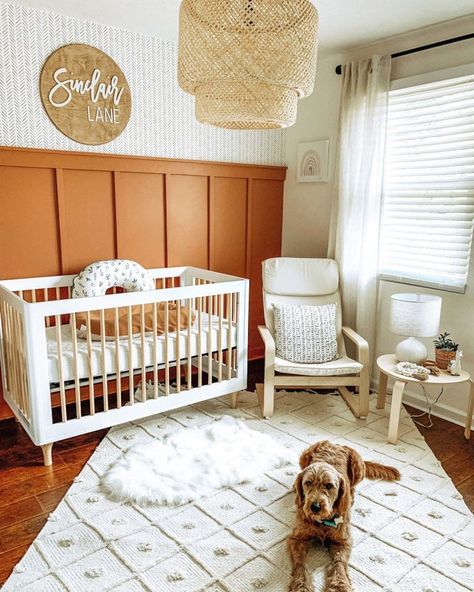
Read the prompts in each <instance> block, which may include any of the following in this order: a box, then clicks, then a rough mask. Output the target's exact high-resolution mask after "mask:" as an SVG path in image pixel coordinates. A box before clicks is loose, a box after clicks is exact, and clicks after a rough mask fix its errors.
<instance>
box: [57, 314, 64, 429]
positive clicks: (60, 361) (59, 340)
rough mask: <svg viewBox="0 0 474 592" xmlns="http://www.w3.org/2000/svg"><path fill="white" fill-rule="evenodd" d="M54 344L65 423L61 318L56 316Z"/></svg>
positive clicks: (62, 413)
mask: <svg viewBox="0 0 474 592" xmlns="http://www.w3.org/2000/svg"><path fill="white" fill-rule="evenodd" d="M56 343H57V347H58V371H59V396H60V399H61V421H62V422H65V421H67V414H66V393H65V391H64V368H63V340H62V335H61V318H60V315H56Z"/></svg>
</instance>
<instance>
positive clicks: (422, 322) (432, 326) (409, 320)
mask: <svg viewBox="0 0 474 592" xmlns="http://www.w3.org/2000/svg"><path fill="white" fill-rule="evenodd" d="M441 301H442V299H441V297H440V296H433V295H432V294H393V296H392V298H391V307H390V331H392V333H396V334H397V335H408V336H411V337H433V336H434V335H437V334H438V331H439V321H440V317H441Z"/></svg>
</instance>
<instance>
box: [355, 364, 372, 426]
mask: <svg viewBox="0 0 474 592" xmlns="http://www.w3.org/2000/svg"><path fill="white" fill-rule="evenodd" d="M369 395H370V376H369V368H368V366H367V367H365V368H364V369H363V370H362V372H361V373H360V386H359V415H358V417H359V418H362V419H363V418H365V417H367V416H368V415H369V403H370V399H369Z"/></svg>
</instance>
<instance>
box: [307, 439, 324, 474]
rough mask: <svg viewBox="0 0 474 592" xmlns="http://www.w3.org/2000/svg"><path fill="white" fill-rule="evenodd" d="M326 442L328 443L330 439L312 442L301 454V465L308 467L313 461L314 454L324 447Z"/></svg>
mask: <svg viewBox="0 0 474 592" xmlns="http://www.w3.org/2000/svg"><path fill="white" fill-rule="evenodd" d="M325 444H328V441H327V440H321V442H316V444H312V445H311V446H310V447H309V448H306V450H303V452H302V453H301V456H300V467H301V468H302V469H306V467H308V466H309V465H310V464H311V463H312V462H313V455H314V454H316V453H317V452H318V451H319V450H321V449H322V448H324V446H325Z"/></svg>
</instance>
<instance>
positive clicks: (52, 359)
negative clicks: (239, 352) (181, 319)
mask: <svg viewBox="0 0 474 592" xmlns="http://www.w3.org/2000/svg"><path fill="white" fill-rule="evenodd" d="M209 333H210V348H209ZM229 333H230V344H229V343H228V338H229ZM46 338H47V347H48V372H49V381H50V383H58V382H59V376H60V369H59V368H60V363H59V355H58V351H59V349H58V343H57V339H56V328H55V327H48V328H47V329H46ZM154 339H156V359H157V362H158V364H159V365H163V364H165V361H166V360H165V349H166V346H165V336H164V335H159V336H154V335H153V334H147V335H146V336H145V343H144V346H145V347H144V361H145V367H150V366H152V365H153V360H154V354H153V349H154V348H153V340H154ZM178 339H179V358H180V359H182V360H186V359H187V357H188V355H189V354H188V343H189V347H190V350H191V351H190V353H191V356H197V355H198V350H199V339H200V341H201V353H202V354H203V355H204V354H207V353H212V352H217V351H218V349H219V317H218V316H211V323H210V326H209V315H207V314H203V315H202V331H201V337H200V338H199V332H198V323H197V321H195V323H194V325H193V326H192V328H191V334H190V337H189V340H188V330H187V329H185V330H182V331H180V332H179V334H177V333H176V332H173V333H169V334H168V362H175V361H176V359H177V351H178V341H177V340H178ZM61 341H62V373H63V380H64V381H65V382H67V381H70V380H74V378H75V363H74V354H73V347H72V333H71V327H70V326H69V325H62V326H61ZM229 345H230V346H231V347H235V346H236V345H237V329H236V326H235V323H232V326H231V328H230V332H229V322H228V321H227V320H225V319H223V321H222V336H221V346H222V349H223V350H226V349H228V347H229ZM115 354H116V344H115V341H106V343H105V369H106V372H107V374H115V372H116V363H115V359H116V355H115ZM118 358H119V361H120V372H126V371H128V370H129V341H128V338H122V339H120V341H119V347H118ZM90 363H91V366H92V375H93V376H94V377H101V376H102V344H101V342H100V341H92V354H91V360H90ZM141 367H142V341H141V336H140V335H137V336H134V337H133V339H132V369H134V370H138V369H140V368H141ZM77 376H78V378H79V379H83V378H89V356H88V344H87V340H86V339H79V338H78V339H77Z"/></svg>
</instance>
